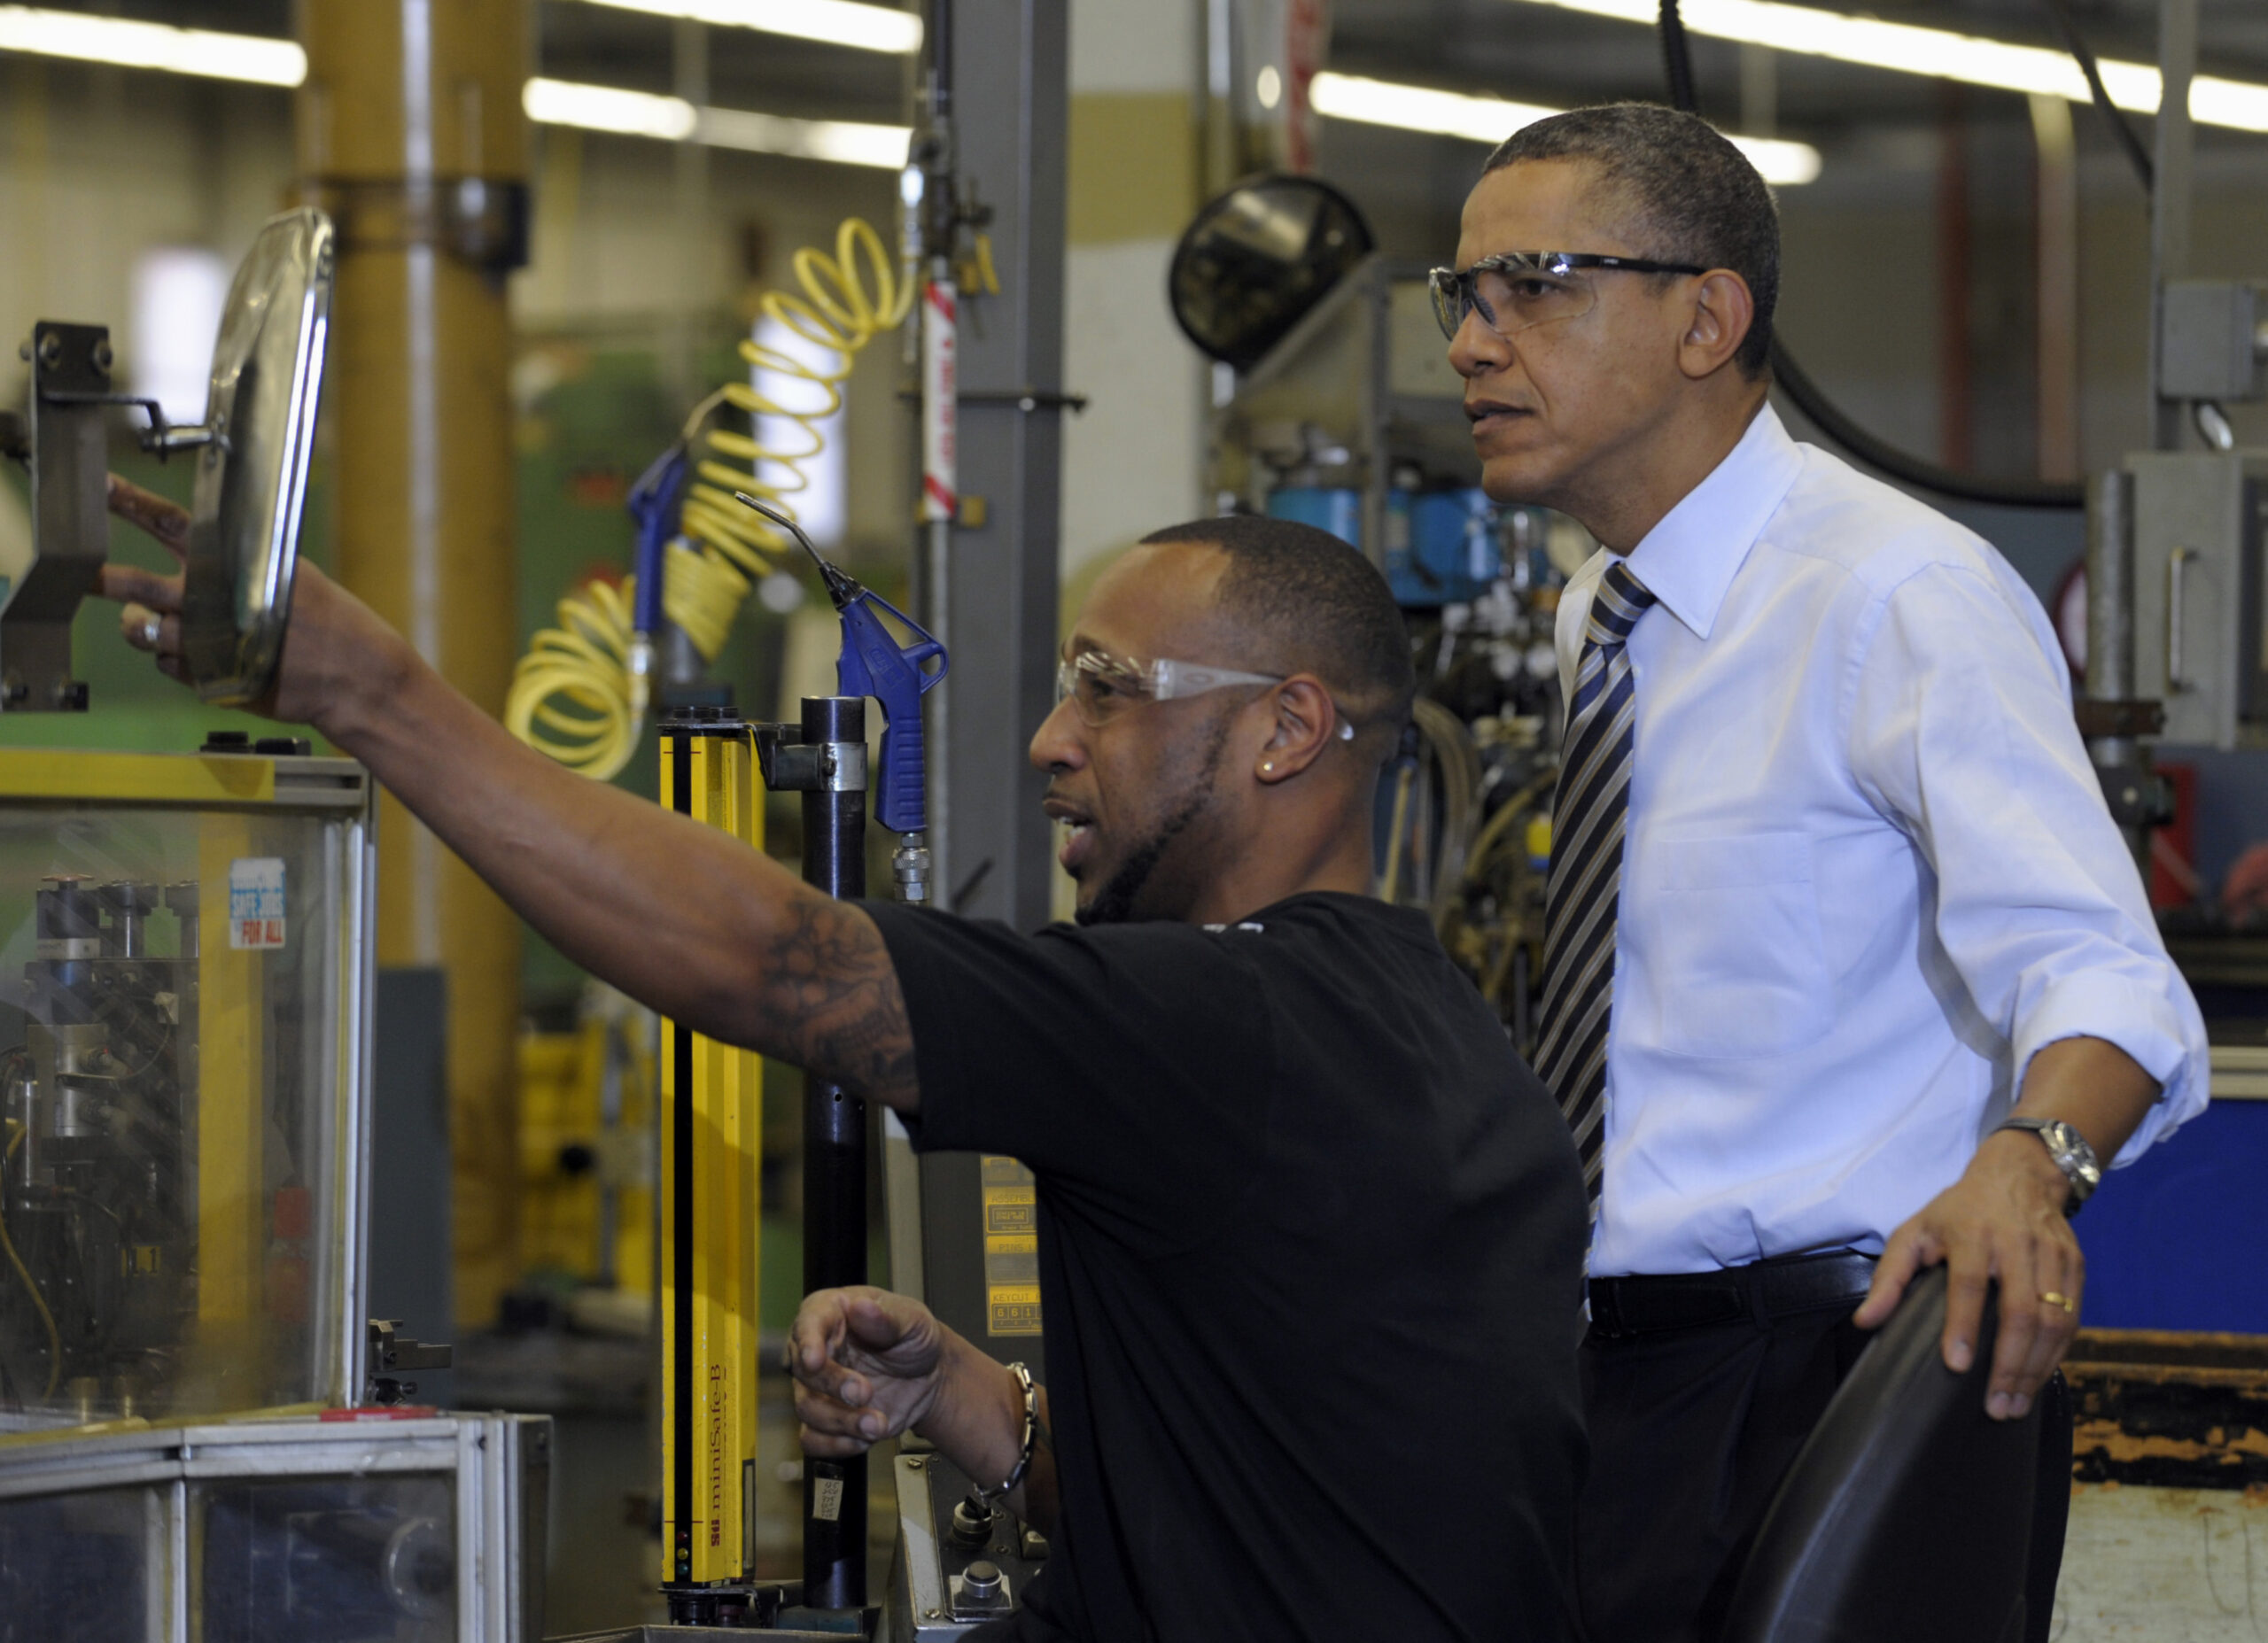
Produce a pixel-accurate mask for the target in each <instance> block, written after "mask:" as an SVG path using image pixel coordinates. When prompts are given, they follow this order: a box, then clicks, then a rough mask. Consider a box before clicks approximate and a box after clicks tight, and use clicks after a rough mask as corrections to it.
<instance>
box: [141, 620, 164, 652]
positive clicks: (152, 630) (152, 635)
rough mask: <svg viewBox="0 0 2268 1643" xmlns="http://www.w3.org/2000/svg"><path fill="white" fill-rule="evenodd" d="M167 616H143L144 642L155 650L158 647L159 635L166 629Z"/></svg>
mask: <svg viewBox="0 0 2268 1643" xmlns="http://www.w3.org/2000/svg"><path fill="white" fill-rule="evenodd" d="M165 625H166V624H165V618H164V617H162V616H144V617H143V618H142V642H143V643H144V644H145V645H147V646H149V647H150V648H151V649H152V650H155V649H156V648H157V647H158V635H159V633H160V632H164V631H165Z"/></svg>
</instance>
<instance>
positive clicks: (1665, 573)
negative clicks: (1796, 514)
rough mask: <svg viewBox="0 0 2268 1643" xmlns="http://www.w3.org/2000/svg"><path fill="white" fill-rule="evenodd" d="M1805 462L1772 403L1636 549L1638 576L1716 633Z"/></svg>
mask: <svg viewBox="0 0 2268 1643" xmlns="http://www.w3.org/2000/svg"><path fill="white" fill-rule="evenodd" d="M1803 462H1804V457H1803V452H1802V450H1801V449H1800V448H1798V446H1797V444H1796V442H1795V441H1794V440H1793V439H1790V438H1789V437H1788V430H1787V429H1786V427H1785V426H1784V425H1783V424H1782V422H1781V421H1780V417H1779V414H1778V413H1777V412H1775V410H1774V409H1773V408H1772V407H1771V405H1770V404H1769V403H1768V402H1767V404H1766V405H1765V406H1764V407H1762V408H1761V409H1760V410H1759V411H1758V412H1757V414H1756V417H1755V420H1753V421H1752V422H1750V423H1749V425H1748V430H1747V431H1746V432H1745V433H1744V434H1742V435H1741V437H1740V443H1739V444H1738V445H1736V446H1733V448H1732V449H1731V450H1730V451H1729V452H1728V453H1726V455H1725V460H1724V461H1721V462H1719V463H1718V464H1717V466H1716V467H1715V468H1714V469H1713V470H1711V472H1710V474H1709V477H1707V478H1706V479H1704V480H1703V481H1702V482H1701V483H1700V484H1697V485H1695V486H1694V487H1693V489H1691V490H1690V491H1688V492H1686V493H1685V495H1684V497H1683V498H1682V499H1681V500H1680V501H1679V502H1678V504H1677V506H1676V507H1674V508H1671V509H1670V510H1669V512H1668V513H1666V514H1665V515H1662V517H1661V520H1660V522H1659V523H1657V524H1656V525H1655V526H1654V528H1653V529H1652V530H1651V531H1647V532H1646V534H1645V536H1644V538H1643V539H1642V540H1641V541H1640V542H1639V544H1638V546H1635V547H1634V548H1632V549H1631V550H1630V558H1629V564H1630V573H1631V574H1632V575H1633V576H1635V577H1637V578H1638V580H1639V581H1641V582H1643V583H1644V584H1645V585H1646V586H1647V588H1648V589H1649V591H1651V593H1653V595H1654V596H1655V597H1656V598H1657V599H1658V600H1660V601H1661V602H1662V603H1663V604H1664V605H1665V606H1666V607H1667V608H1668V609H1669V610H1670V612H1671V613H1672V614H1673V615H1674V616H1676V617H1677V619H1678V620H1679V621H1680V622H1682V623H1683V624H1685V625H1686V626H1687V627H1689V628H1690V629H1692V630H1693V632H1694V635H1695V636H1696V637H1697V638H1699V639H1706V638H1708V637H1709V629H1710V627H1711V626H1712V625H1713V624H1714V623H1715V621H1716V619H1717V610H1718V608H1719V607H1720V606H1721V605H1722V604H1723V603H1724V602H1725V590H1726V589H1727V588H1728V587H1730V586H1731V585H1732V580H1733V573H1734V572H1735V571H1736V570H1739V569H1740V568H1741V564H1742V562H1744V560H1746V559H1747V557H1748V550H1749V549H1750V548H1751V547H1753V546H1756V539H1757V538H1758V537H1759V536H1760V535H1762V534H1763V531H1764V527H1765V525H1766V524H1767V523H1769V522H1770V520H1771V518H1772V515H1774V514H1775V513H1776V512H1778V511H1779V507H1780V503H1781V500H1782V499H1783V498H1784V497H1785V496H1786V495H1787V494H1788V488H1789V487H1790V485H1792V484H1795V482H1796V475H1797V473H1798V471H1799V470H1800V469H1802V467H1803Z"/></svg>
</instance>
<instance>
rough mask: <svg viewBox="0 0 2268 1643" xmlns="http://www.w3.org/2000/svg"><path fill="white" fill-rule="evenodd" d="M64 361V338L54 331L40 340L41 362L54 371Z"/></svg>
mask: <svg viewBox="0 0 2268 1643" xmlns="http://www.w3.org/2000/svg"><path fill="white" fill-rule="evenodd" d="M62 360H63V338H61V337H58V336H57V335H56V334H55V333H54V332H53V331H50V332H48V334H47V335H46V336H44V337H41V338H40V339H39V362H40V363H41V364H42V365H44V366H45V367H47V368H48V369H50V370H53V369H54V368H56V367H57V366H58V364H60V363H62Z"/></svg>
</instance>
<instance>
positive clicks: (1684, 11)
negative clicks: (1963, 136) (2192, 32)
mask: <svg viewBox="0 0 2268 1643" xmlns="http://www.w3.org/2000/svg"><path fill="white" fill-rule="evenodd" d="M1529 3H1530V4H1536V5H1553V6H1557V7H1558V8H1560V9H1561V10H1562V11H1567V12H1588V13H1589V14H1590V15H1592V16H1594V17H1612V18H1617V19H1620V20H1622V21H1624V22H1627V23H1643V24H1645V25H1647V26H1648V27H1652V26H1653V25H1655V24H1656V23H1658V22H1659V21H1660V14H1659V11H1658V7H1657V5H1656V4H1655V0H1529ZM1678 15H1679V16H1680V17H1682V18H1683V19H1684V20H1685V27H1686V30H1687V32H1688V33H1690V34H1696V35H1710V36H1712V37H1713V38H1715V39H1719V40H1737V41H1740V42H1742V43H1745V44H1748V45H1759V46H1769V47H1771V48H1772V49H1773V50H1775V51H1790V52H1793V53H1795V54H1796V55H1798V56H1799V57H1826V58H1835V59H1837V61H1838V62H1845V63H1860V64H1863V65H1865V66H1868V67H1869V68H1888V69H1895V70H1897V71H1899V73H1902V74H1929V75H1932V76H1934V77H1936V78H1937V79H1939V80H1959V81H1965V82H1967V83H1968V84H1969V85H1973V86H1995V87H1998V88H2000V89H2002V90H2006V91H2023V92H2045V93H2047V94H2048V95H2050V96H2053V97H2065V98H2068V99H2070V101H2071V102H2074V103H2084V102H2085V101H2087V100H2088V99H2087V85H2086V81H2085V79H2084V78H2083V77H2082V76H2081V75H2080V74H2079V67H2078V64H2077V63H2074V62H2073V61H2072V60H2071V58H2070V56H2069V55H2068V54H2066V53H2064V52H2062V51H2058V50H2052V49H2050V48H2049V47H2047V46H2020V45H2010V44H2009V43H2008V42H2006V41H2004V40H1985V39H1981V38H1979V37H1977V35H1957V34H1954V33H1953V32H1952V31H1950V30H1948V29H1943V28H1922V27H1917V26H1915V24H1912V23H1885V22H1883V21H1881V20H1879V19H1876V18H1871V17H1845V16H1844V15H1842V14H1841V13H1839V12H1822V11H1821V10H1819V9H1818V8H1817V7H1815V6H1807V5H1788V4H1782V0H1683V4H1681V5H1680V6H1679V8H1678ZM2101 69H2102V84H2103V89H2104V90H2106V91H2108V92H2109V93H2110V100H2111V101H2112V102H2113V103H2116V104H2117V105H2118V106H2119V107H2121V108H2123V109H2127V110H2129V111H2131V112H2134V113H2137V114H2155V113H2156V112H2157V108H2158V96H2159V80H2158V71H2157V70H2156V69H2155V67H2153V66H2150V65H2149V64H2148V63H2121V62H2114V61H2112V60H2110V59H2109V58H2105V59H2103V61H2102V62H2101ZM2189 117H2190V118H2191V119H2192V120H2196V121H2198V122H2199V123H2200V124H2202V125H2209V126H2230V127H2233V128H2236V129H2238V130H2241V131H2268V86H2259V85H2252V84H2249V83H2247V82H2246V81H2241V80H2222V79H2218V78H2217V77H2215V76H2213V75H2211V74H2199V75H2198V76H2196V77H2195V78H2194V79H2193V80H2192V81H2190V82H2189Z"/></svg>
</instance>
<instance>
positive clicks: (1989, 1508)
mask: <svg viewBox="0 0 2268 1643" xmlns="http://www.w3.org/2000/svg"><path fill="white" fill-rule="evenodd" d="M1945 1318H1946V1275H1945V1270H1944V1268H1943V1267H1933V1268H1931V1269H1930V1271H1928V1272H1926V1273H1924V1274H1923V1275H1922V1276H1921V1277H1919V1278H1918V1279H1916V1280H1915V1283H1914V1284H1913V1287H1912V1288H1911V1289H1909V1290H1907V1295H1906V1298H1905V1299H1904V1301H1903V1302H1901V1303H1900V1305H1899V1308H1898V1312H1897V1314H1896V1315H1895V1316H1894V1317H1892V1318H1891V1321H1890V1322H1888V1323H1887V1324H1885V1325H1884V1326H1883V1329H1882V1333H1881V1334H1880V1336H1879V1337H1877V1338H1876V1340H1875V1341H1874V1342H1873V1343H1871V1344H1870V1345H1868V1348H1867V1350H1866V1352H1865V1353H1864V1354H1863V1355H1862V1356H1861V1357H1860V1360H1859V1361H1858V1363H1857V1364H1856V1365H1855V1366H1853V1368H1852V1371H1851V1374H1850V1376H1849V1378H1848V1379H1846V1380H1845V1382H1844V1383H1843V1385H1842V1387H1841V1388H1840V1389H1839V1390H1838V1391H1837V1393H1836V1394H1835V1399H1834V1401H1833V1402H1831V1403H1830V1404H1829V1406H1828V1408H1827V1413H1826V1414H1824V1415H1822V1416H1821V1419H1820V1422H1819V1425H1818V1426H1817V1427H1816V1428H1815V1429H1814V1430H1813V1432H1812V1435H1811V1438H1810V1439H1809V1440H1808V1441H1807V1442H1806V1444H1805V1445H1804V1448H1803V1451H1802V1453H1799V1454H1798V1456H1797V1457H1796V1462H1795V1464H1794V1465H1793V1466H1792V1467H1790V1469H1789V1470H1788V1476H1787V1477H1786V1479H1785V1480H1784V1481H1783V1483H1782V1484H1781V1485H1780V1490H1779V1493H1778V1494H1777V1495H1776V1496H1775V1498H1774V1500H1773V1503H1772V1508H1771V1510H1770V1511H1769V1512H1768V1513H1767V1515H1766V1516H1765V1520H1764V1523H1763V1526H1762V1528H1760V1529H1759V1531H1758V1532H1757V1538H1756V1542H1755V1545H1754V1546H1753V1548H1752V1549H1751V1552H1750V1554H1749V1558H1748V1562H1747V1564H1746V1566H1745V1567H1744V1569H1743V1570H1742V1573H1741V1579H1740V1585H1739V1586H1738V1587H1737V1588H1736V1591H1735V1593H1734V1595H1733V1600H1732V1606H1731V1609H1730V1611H1729V1615H1728V1620H1727V1624H1726V1627H1725V1630H1724V1632H1723V1633H1722V1639H1723V1643H2030V1640H2031V1639H2044V1638H2045V1637H2046V1636H2047V1625H2048V1619H2049V1611H2050V1609H2051V1608H2052V1607H2053V1605H2054V1593H2055V1577H2056V1575H2057V1572H2058V1570H2059V1569H2060V1568H2061V1564H2062V1547H2063V1529H2064V1520H2065V1517H2066V1515H2068V1513H2069V1510H2070V1411H2069V1406H2068V1403H2067V1402H2066V1401H2065V1399H2066V1393H2065V1391H2064V1387H2063V1382H2062V1376H2060V1375H2059V1376H2054V1378H2052V1379H2051V1380H2050V1381H2049V1382H2048V1383H2047V1386H2046V1387H2044V1388H2042V1389H2041V1392H2040V1396H2039V1398H2038V1399H2036V1400H2035V1401H2034V1403H2033V1406H2032V1407H2031V1411H2030V1413H2029V1414H2026V1415H2025V1417H2024V1418H2023V1420H2020V1421H1994V1420H1992V1419H1991V1418H1990V1417H1989V1416H1987V1415H1986V1414H1985V1386H1986V1383H1987V1382H1988V1381H1989V1379H1990V1376H1991V1366H1992V1342H1993V1339H1994V1337H1995V1335H1996V1332H1997V1329H1998V1325H1999V1314H1998V1310H1997V1306H1996V1305H1995V1302H1994V1300H1992V1299H1990V1298H1988V1300H1987V1301H1986V1304H1985V1324H1984V1328H1983V1329H1982V1330H1981V1331H1980V1334H1981V1337H1982V1338H1981V1339H1980V1340H1979V1341H1978V1343H1977V1358H1976V1362H1975V1364H1974V1365H1973V1366H1972V1367H1971V1368H1970V1369H1969V1372H1968V1373H1967V1374H1966V1375H1955V1374H1954V1373H1953V1371H1952V1370H1950V1369H1948V1368H1946V1366H1945V1360H1944V1359H1943V1357H1942V1356H1941V1355H1940V1353H1939V1351H1938V1340H1939V1337H1940V1336H1941V1335H1942V1334H1943V1332H1944V1329H1945Z"/></svg>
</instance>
